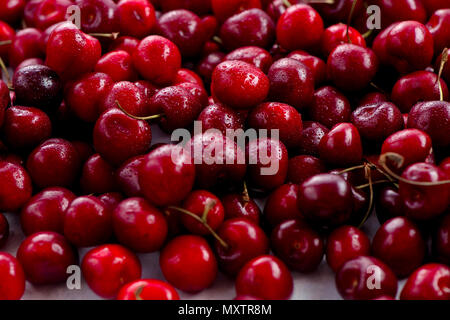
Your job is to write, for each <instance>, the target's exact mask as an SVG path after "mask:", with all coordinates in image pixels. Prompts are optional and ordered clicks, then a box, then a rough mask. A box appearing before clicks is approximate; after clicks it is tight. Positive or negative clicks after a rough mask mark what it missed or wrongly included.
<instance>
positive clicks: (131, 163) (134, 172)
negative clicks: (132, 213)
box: [115, 156, 145, 197]
mask: <svg viewBox="0 0 450 320" xmlns="http://www.w3.org/2000/svg"><path fill="white" fill-rule="evenodd" d="M144 161H145V156H137V157H134V158H131V159H129V160H127V161H125V162H124V163H123V164H122V166H121V167H120V168H118V169H117V170H116V172H115V177H116V181H117V185H118V187H119V188H120V190H121V191H122V192H123V193H125V194H126V195H127V196H128V197H139V196H142V190H141V186H140V184H139V170H140V166H141V165H142V164H143V163H144Z"/></svg>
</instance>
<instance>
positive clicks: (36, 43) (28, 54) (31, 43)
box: [9, 28, 44, 68]
mask: <svg viewBox="0 0 450 320" xmlns="http://www.w3.org/2000/svg"><path fill="white" fill-rule="evenodd" d="M41 37H42V32H41V31H40V30H38V29H35V28H25V29H22V30H20V31H17V33H16V36H15V37H14V39H13V42H12V43H11V48H10V49H9V64H10V65H11V67H13V68H15V67H17V66H18V65H19V64H20V63H21V62H22V61H23V60H26V59H28V58H42V57H43V56H44V52H42V50H41V47H40V41H41Z"/></svg>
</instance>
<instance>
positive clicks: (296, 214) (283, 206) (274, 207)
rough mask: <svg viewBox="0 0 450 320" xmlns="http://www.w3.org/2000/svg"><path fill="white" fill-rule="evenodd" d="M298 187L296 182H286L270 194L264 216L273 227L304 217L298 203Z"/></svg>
mask: <svg viewBox="0 0 450 320" xmlns="http://www.w3.org/2000/svg"><path fill="white" fill-rule="evenodd" d="M298 189H299V186H298V185H296V184H292V183H289V184H284V185H282V186H280V187H278V188H277V189H275V190H274V191H273V192H272V193H271V194H270V195H269V198H268V199H267V202H266V205H265V207H264V217H265V219H266V220H267V222H268V223H269V225H270V226H271V227H273V228H274V227H276V226H277V225H279V224H280V223H282V222H284V221H286V220H292V219H298V218H302V217H303V214H302V212H301V211H300V210H299V208H298V205H297V199H298Z"/></svg>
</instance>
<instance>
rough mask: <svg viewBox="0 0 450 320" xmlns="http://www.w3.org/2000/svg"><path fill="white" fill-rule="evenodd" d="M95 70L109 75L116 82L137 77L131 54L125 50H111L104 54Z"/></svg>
mask: <svg viewBox="0 0 450 320" xmlns="http://www.w3.org/2000/svg"><path fill="white" fill-rule="evenodd" d="M94 70H95V72H102V73H105V74H107V75H109V76H110V77H111V78H112V79H113V80H114V81H115V82H118V81H127V80H129V81H132V80H135V79H136V78H137V73H136V71H135V70H134V66H133V61H132V59H131V55H130V54H129V53H128V52H126V51H123V50H118V51H111V52H109V53H107V54H105V55H104V56H102V57H101V58H100V59H99V60H98V61H97V64H96V66H95V69H94Z"/></svg>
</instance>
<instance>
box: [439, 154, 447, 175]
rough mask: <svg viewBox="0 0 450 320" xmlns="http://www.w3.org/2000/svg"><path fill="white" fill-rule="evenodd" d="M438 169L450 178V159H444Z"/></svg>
mask: <svg viewBox="0 0 450 320" xmlns="http://www.w3.org/2000/svg"><path fill="white" fill-rule="evenodd" d="M439 168H440V169H441V170H442V171H444V172H445V173H446V174H447V176H449V177H450V157H447V158H445V159H444V160H442V162H441V163H440V165H439Z"/></svg>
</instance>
